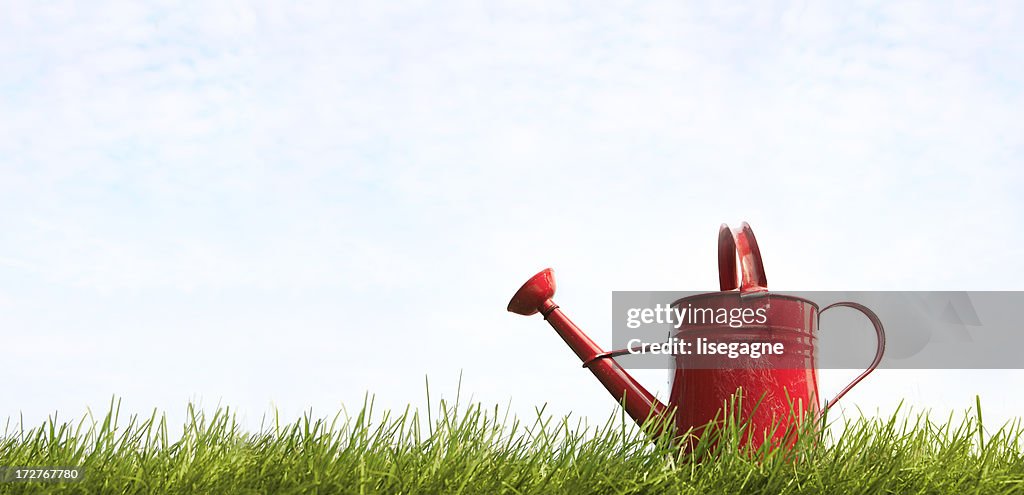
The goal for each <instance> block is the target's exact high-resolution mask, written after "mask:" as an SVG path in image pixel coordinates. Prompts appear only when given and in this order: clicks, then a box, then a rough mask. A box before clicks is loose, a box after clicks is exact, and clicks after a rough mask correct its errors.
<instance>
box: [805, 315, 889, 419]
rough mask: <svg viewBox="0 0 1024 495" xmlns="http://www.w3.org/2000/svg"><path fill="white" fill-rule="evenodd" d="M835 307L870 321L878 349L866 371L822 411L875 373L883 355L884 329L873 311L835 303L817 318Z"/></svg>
mask: <svg viewBox="0 0 1024 495" xmlns="http://www.w3.org/2000/svg"><path fill="white" fill-rule="evenodd" d="M835 307H846V308H852V309H856V310H857V311H860V312H861V313H863V314H864V316H867V317H868V319H869V320H871V324H872V325H874V327H875V335H876V336H877V337H878V348H877V350H876V351H875V359H874V361H871V365H870V366H868V369H866V370H864V372H863V373H861V374H860V375H858V376H857V378H854V379H853V381H852V382H850V384H849V385H847V386H846V387H844V388H843V389H842V390H840V391H839V393H838V394H837V395H836V396H835V397H833V398H832V400H830V401H828V402H827V403H826V404H825V409H824V410H823V411H827V410H829V409H831V408H832V406H834V405H836V402H838V401H839V399H841V398H843V396H844V395H846V393H847V392H849V391H850V389H852V388H853V387H854V386H856V385H857V384H858V383H860V381H861V380H863V379H864V378H865V377H867V376H868V375H870V374H871V372H872V371H875V368H877V367H878V364H879V363H881V362H882V356H883V355H884V354H885V329H884V328H883V327H882V320H881V319H880V318H878V315H876V314H875V312H874V311H871V310H870V309H868V307H867V306H864V305H863V304H858V303H855V302H837V303H834V304H829V305H828V306H825V307H824V308H822V310H821V311H820V312H818V318H821V314H822V313H824V312H825V311H828V310H829V309H831V308H835Z"/></svg>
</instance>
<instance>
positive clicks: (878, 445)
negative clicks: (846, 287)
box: [0, 401, 1024, 494]
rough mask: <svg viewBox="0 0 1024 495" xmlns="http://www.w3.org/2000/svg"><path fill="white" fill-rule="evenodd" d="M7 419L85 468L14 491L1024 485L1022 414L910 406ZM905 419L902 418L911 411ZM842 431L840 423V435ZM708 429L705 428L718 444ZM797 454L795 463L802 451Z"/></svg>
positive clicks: (19, 456) (27, 448)
mask: <svg viewBox="0 0 1024 495" xmlns="http://www.w3.org/2000/svg"><path fill="white" fill-rule="evenodd" d="M118 410H119V406H118V404H117V403H112V404H111V409H110V411H109V413H107V414H106V416H105V417H103V418H97V419H96V420H95V421H93V420H92V419H91V418H89V417H87V418H85V419H84V420H82V421H80V422H76V423H58V422H55V421H49V422H47V423H45V424H43V425H41V426H38V427H35V428H25V429H23V428H20V427H14V428H12V427H11V426H10V425H8V427H7V429H6V430H5V431H4V433H3V436H2V437H0V466H83V467H84V471H85V479H84V480H82V481H76V482H6V483H0V492H3V493H55V492H56V493H90V494H91V493H154V494H156V493H161V494H163V493H213V494H216V493H358V494H368V493H480V494H494V493H511V494H525V493H538V494H561V493H574V494H575V493H608V494H613V493H614V494H621V493H652V494H654V493H659V494H660V493H694V494H703V493H844V494H845V493H849V494H855V493H873V494H874V493H1024V456H1022V451H1021V440H1022V428H1021V425H1020V423H1019V422H1014V423H1010V424H1007V425H1003V426H1002V427H1001V428H998V427H997V428H992V427H990V426H988V425H983V422H982V415H981V405H980V403H979V404H977V405H972V407H971V408H970V410H968V412H967V413H965V415H964V416H963V417H961V418H952V417H950V418H945V420H943V421H933V420H932V419H930V418H928V417H927V415H923V414H922V415H898V416H893V417H891V418H864V419H858V420H855V421H850V422H848V423H847V424H846V428H845V429H842V428H836V429H830V428H826V429H823V430H822V433H821V434H820V435H818V438H814V435H803V436H802V437H801V440H800V443H799V444H798V445H797V447H796V448H795V449H794V450H793V451H792V453H793V454H791V455H789V456H785V455H782V454H780V452H784V451H782V450H775V451H774V452H771V453H768V452H766V451H762V452H755V453H749V452H748V453H742V452H741V450H740V449H739V448H738V442H739V439H740V437H741V434H740V428H739V427H738V425H736V424H732V422H729V424H727V425H726V426H725V427H723V428H722V429H721V430H719V431H718V433H717V434H716V436H717V441H703V442H702V443H701V444H700V445H698V446H697V448H696V449H694V451H693V452H691V453H689V454H686V453H682V452H680V450H679V449H676V448H673V447H672V446H671V444H670V443H669V442H668V441H667V440H666V439H663V440H661V441H658V442H651V441H649V440H647V439H646V438H645V436H644V434H643V432H640V431H638V429H637V428H634V427H631V425H630V423H629V420H628V418H625V417H623V416H621V415H619V414H616V415H614V416H613V417H611V418H610V419H609V421H608V423H607V424H605V425H603V426H600V427H595V428H586V427H584V426H581V425H579V424H577V423H576V422H574V421H570V420H569V419H567V418H563V419H561V420H559V419H557V418H550V417H547V416H545V414H544V412H543V409H540V410H538V411H537V415H536V417H535V418H531V419H530V420H529V421H525V422H524V421H520V420H517V419H515V418H511V417H509V416H508V415H507V414H505V413H503V412H502V410H501V409H500V408H497V407H495V408H484V407H482V406H480V405H474V406H464V407H463V408H459V407H457V406H455V405H451V404H448V403H445V402H443V401H442V402H441V403H440V404H439V405H438V404H435V407H433V408H430V407H429V406H428V408H427V411H428V412H427V413H426V414H422V415H421V414H420V413H417V412H414V411H413V410H412V409H411V408H410V409H407V410H405V411H401V412H398V413H396V412H382V413H375V412H374V411H373V407H372V401H370V402H368V403H367V404H365V405H364V406H363V408H362V410H361V411H360V412H359V413H358V414H354V415H352V416H346V415H344V414H339V415H337V416H336V417H333V418H326V419H316V418H312V417H303V418H299V419H298V420H297V421H295V422H290V423H281V422H280V421H279V420H278V419H273V420H271V422H272V423H273V424H272V425H270V426H269V427H266V428H264V431H261V432H256V433H246V432H244V431H242V430H241V428H240V427H239V426H238V424H237V423H236V421H235V419H234V416H233V414H232V412H231V411H230V410H228V409H221V410H217V411H215V412H212V413H211V414H204V413H203V412H201V411H198V410H196V409H195V408H192V407H189V419H188V420H187V421H186V422H185V423H186V424H184V426H183V428H182V427H171V426H169V425H168V424H167V422H166V420H165V419H164V418H163V416H162V415H158V414H157V413H155V412H154V413H153V415H151V416H149V417H137V416H136V417H130V418H119V417H118ZM900 418H902V419H900ZM833 431H839V433H833ZM710 438H711V435H708V436H706V437H705V440H709V439H710ZM794 455H795V456H796V457H797V458H794Z"/></svg>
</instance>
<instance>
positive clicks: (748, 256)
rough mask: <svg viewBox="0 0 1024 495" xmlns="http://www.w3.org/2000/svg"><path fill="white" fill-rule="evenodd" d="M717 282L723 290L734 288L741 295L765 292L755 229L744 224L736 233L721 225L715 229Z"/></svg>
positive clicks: (764, 278)
mask: <svg viewBox="0 0 1024 495" xmlns="http://www.w3.org/2000/svg"><path fill="white" fill-rule="evenodd" d="M737 258H739V273H737V269H736V268H737V267H736V260H737ZM737 275H739V276H737ZM718 282H719V285H720V287H721V290H723V291H729V290H733V289H735V288H736V287H739V288H740V292H742V293H744V294H750V293H759V292H766V291H767V290H768V277H766V276H765V274H764V263H763V262H762V261H761V249H760V248H759V247H758V246H757V238H755V237H754V230H753V229H751V228H750V224H748V223H747V222H743V223H742V225H741V226H740V228H739V229H736V230H733V229H730V228H729V226H728V225H726V224H724V223H723V224H722V225H721V227H719V228H718Z"/></svg>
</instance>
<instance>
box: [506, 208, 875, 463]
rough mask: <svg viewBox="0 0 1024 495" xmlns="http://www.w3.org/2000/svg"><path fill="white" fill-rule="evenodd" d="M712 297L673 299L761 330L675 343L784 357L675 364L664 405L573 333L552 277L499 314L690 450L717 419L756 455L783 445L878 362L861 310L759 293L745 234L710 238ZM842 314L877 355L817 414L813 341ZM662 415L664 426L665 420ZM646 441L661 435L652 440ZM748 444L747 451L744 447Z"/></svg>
mask: <svg viewBox="0 0 1024 495" xmlns="http://www.w3.org/2000/svg"><path fill="white" fill-rule="evenodd" d="M719 278H720V288H721V291H719V292H712V293H707V294H699V295H695V296H690V297H687V298H683V299H680V300H678V301H675V302H674V303H673V306H675V307H705V308H706V307H713V308H724V309H726V310H727V311H731V310H738V311H743V310H750V311H751V312H757V311H763V314H764V315H765V318H763V319H762V320H761V322H760V323H753V324H744V325H742V326H740V327H737V328H734V327H731V326H729V325H727V324H718V323H712V322H708V323H706V324H704V323H700V324H695V325H694V324H689V325H679V326H678V327H677V329H676V333H675V334H674V337H676V338H678V339H682V340H685V341H688V342H698V341H699V339H704V341H705V342H714V343H716V344H718V345H722V344H725V345H726V346H728V345H729V344H731V343H735V344H743V343H748V344H752V343H768V344H774V343H780V344H782V345H783V346H784V349H785V352H784V353H779V354H764V355H761V356H758V357H750V355H739V356H733V357H729V356H728V355H725V354H719V353H716V354H699V355H695V354H694V353H690V354H686V355H683V354H676V355H674V356H673V360H674V368H673V370H672V371H671V377H672V379H671V385H670V391H669V398H668V404H663V403H661V402H659V401H658V400H657V399H656V398H655V397H654V395H653V394H651V393H650V392H648V391H647V390H646V389H645V388H644V387H643V386H642V385H641V384H640V383H639V382H637V381H636V380H634V379H633V378H632V377H631V376H630V375H629V374H628V373H627V372H626V371H625V370H624V369H623V368H622V367H621V366H620V365H619V364H618V363H617V362H615V359H614V358H615V356H617V355H622V354H625V353H626V352H629V351H628V350H618V351H611V352H606V351H603V350H602V349H601V348H600V347H599V346H598V345H596V344H595V343H594V342H593V341H592V340H591V339H590V338H589V337H587V336H586V335H585V334H584V333H583V332H582V330H580V329H579V327H577V326H576V325H575V324H573V323H572V321H571V320H569V318H568V317H567V316H565V314H564V313H563V312H562V311H561V309H560V308H559V307H558V305H557V304H555V303H554V302H553V301H552V299H551V298H552V297H553V295H554V291H555V282H554V275H553V273H552V271H551V270H550V269H547V270H544V271H542V272H540V273H538V274H537V275H535V276H534V277H533V278H531V279H530V281H528V282H527V283H526V284H524V285H523V287H522V288H521V289H520V290H519V292H517V293H516V295H515V296H514V297H513V298H512V301H511V302H510V303H509V306H508V310H509V311H512V312H515V313H519V314H524V315H529V314H534V313H541V314H542V315H543V316H544V318H545V319H546V320H547V321H548V323H550V324H551V326H552V327H554V328H555V330H556V332H558V333H559V335H561V336H562V338H563V340H565V342H566V343H567V344H568V345H569V347H570V348H572V349H573V350H574V351H575V352H576V355H577V356H578V357H579V358H580V359H581V360H582V361H583V363H584V366H585V367H587V368H589V369H590V370H591V372H593V373H594V375H595V376H596V377H597V378H598V380H599V381H601V383H602V384H604V386H605V388H606V389H607V390H608V391H609V392H610V393H611V394H612V396H613V397H615V398H616V399H617V400H620V401H622V403H623V405H624V407H625V408H626V412H627V413H628V414H629V415H630V417H632V418H633V419H634V420H635V421H636V422H637V424H640V425H642V426H643V425H644V424H645V423H647V422H648V421H651V420H652V419H654V418H658V419H659V421H657V424H658V425H665V424H666V421H671V423H672V426H674V428H675V431H676V432H677V434H685V433H687V432H688V434H689V441H687V442H685V443H684V445H693V442H694V441H696V440H699V438H700V437H701V435H702V434H703V432H704V431H705V429H706V428H708V427H712V426H714V425H715V424H720V423H721V422H722V421H723V420H724V418H725V414H730V415H734V417H737V418H738V419H740V421H741V422H742V423H744V424H745V425H747V426H748V429H747V431H748V436H747V439H748V440H749V442H752V443H753V445H752V446H753V447H755V448H757V447H760V445H761V444H763V443H765V442H770V444H771V445H772V446H773V447H774V446H778V445H784V444H790V445H791V444H792V443H793V442H795V440H796V438H795V435H794V434H793V433H794V431H796V430H795V429H794V428H793V427H794V426H796V425H797V423H798V422H800V421H801V420H803V419H804V418H807V417H814V416H815V415H817V414H818V413H820V412H822V411H824V410H827V409H828V408H829V407H831V406H832V405H834V404H835V402H836V401H837V400H839V398H841V397H842V396H843V395H844V394H846V392H848V391H849V390H850V389H851V388H853V387H854V386H855V385H856V384H857V383H859V382H860V381H861V380H863V379H864V378H865V377H866V376H867V375H868V374H869V373H871V371H873V370H874V369H875V367H877V365H878V363H879V362H880V361H881V358H882V354H883V353H884V348H885V335H884V330H883V328H882V324H881V321H880V320H879V319H878V317H877V316H875V314H874V313H873V312H871V310H870V309H868V308H866V307H864V306H862V305H860V304H857V303H850V302H843V303H836V304H833V305H830V306H828V307H826V308H824V309H819V307H818V306H817V304H815V303H814V302H812V301H809V300H807V299H803V298H799V297H794V296H788V295H782V294H774V293H771V292H769V291H768V290H767V279H766V277H765V275H764V268H763V265H762V263H761V255H760V251H759V249H758V246H757V242H756V240H755V238H754V236H753V232H752V230H751V229H750V226H749V225H747V224H746V223H745V222H744V223H743V226H742V227H741V229H738V230H732V229H729V228H728V227H727V226H725V225H723V226H722V227H721V229H720V231H719ZM843 306H845V307H848V308H852V309H855V310H857V311H860V312H861V313H863V314H864V315H865V316H867V318H868V319H869V320H871V322H872V324H873V325H874V327H875V331H876V334H877V337H878V347H877V351H876V355H875V359H874V361H873V362H872V363H871V365H870V366H869V367H868V369H867V370H865V371H864V372H863V373H861V374H860V375H859V376H858V377H857V378H856V379H854V380H853V381H852V382H851V383H850V384H849V385H847V386H846V387H845V388H844V389H842V390H841V391H840V392H839V393H838V394H837V395H836V396H835V397H834V398H833V399H832V400H830V401H828V402H826V403H825V404H824V407H822V404H821V403H820V399H819V392H818V378H817V369H816V366H815V341H816V337H817V333H818V319H819V316H820V314H821V313H822V312H823V311H825V310H828V309H830V308H833V307H843ZM668 415H671V419H667V418H668ZM652 433H654V434H655V435H657V434H660V433H661V430H660V429H656V430H654V431H652ZM744 443H747V441H744Z"/></svg>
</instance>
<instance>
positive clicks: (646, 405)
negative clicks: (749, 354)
mask: <svg viewBox="0 0 1024 495" xmlns="http://www.w3.org/2000/svg"><path fill="white" fill-rule="evenodd" d="M554 295H555V276H554V271H553V270H552V269H550V268H547V269H545V270H543V271H541V272H540V273H538V274H536V275H534V276H533V277H532V278H531V279H530V280H528V281H527V282H526V283H525V284H523V286H522V287H521V288H520V289H519V291H518V292H516V295H515V296H512V300H511V301H509V303H508V310H509V311H510V312H512V313H516V314H520V315H524V316H530V315H533V314H536V313H540V314H541V315H543V316H544V319H545V320H547V322H548V324H550V325H551V326H552V327H553V328H554V329H555V332H557V333H558V335H559V336H561V337H562V340H564V341H565V343H566V344H568V345H569V347H570V348H571V349H572V350H573V352H575V353H576V356H578V357H579V358H580V360H582V361H583V363H584V364H583V365H584V366H585V367H586V368H589V369H590V371H591V372H592V373H594V376H595V377H597V379H598V380H599V381H600V382H601V384H603V385H604V388H605V389H607V390H608V392H609V393H610V394H612V397H614V398H615V400H618V401H622V403H623V404H624V406H625V408H626V413H627V414H629V416H630V417H631V418H633V420H634V421H636V423H637V424H638V425H640V426H643V425H644V424H645V423H647V422H648V421H650V420H652V419H655V418H657V421H656V423H657V424H656V425H655V429H654V430H653V433H654V434H655V435H658V434H660V433H661V429H662V428H663V427H664V426H665V425H666V423H665V422H664V421H663V419H664V418H665V416H666V414H668V412H669V408H668V406H666V405H665V404H663V403H662V402H661V401H659V400H658V399H657V398H655V397H654V395H652V394H651V393H650V392H648V391H647V389H645V388H644V387H643V385H640V383H639V382H637V381H636V380H635V379H634V378H633V377H632V376H630V375H629V373H626V370H624V369H622V366H619V364H618V363H616V362H615V360H614V359H612V356H611V355H610V354H609V353H606V352H605V351H604V350H602V349H601V347H600V346H598V345H597V344H596V343H594V341H593V340H590V337H587V335H586V334H585V333H583V330H581V329H580V328H579V327H578V326H576V324H575V323H573V322H572V320H570V319H569V317H567V316H566V315H565V313H563V312H562V310H561V309H559V307H558V305H557V304H555V303H554V301H552V299H551V298H552V297H554Z"/></svg>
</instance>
